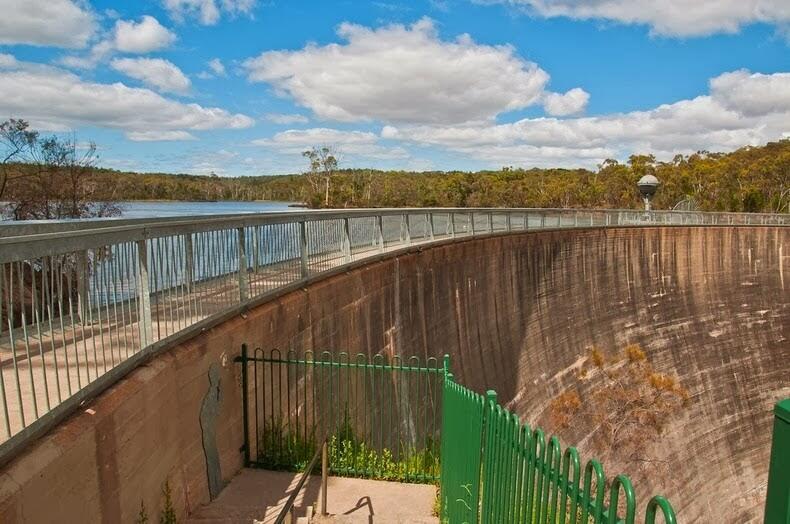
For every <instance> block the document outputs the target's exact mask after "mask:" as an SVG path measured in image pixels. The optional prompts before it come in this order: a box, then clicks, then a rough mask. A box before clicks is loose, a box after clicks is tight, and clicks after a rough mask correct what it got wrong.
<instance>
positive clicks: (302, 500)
mask: <svg viewBox="0 0 790 524" xmlns="http://www.w3.org/2000/svg"><path fill="white" fill-rule="evenodd" d="M298 480H299V474H296V473H285V472H279V471H267V470H260V469H244V470H242V471H241V472H240V473H239V474H238V475H236V477H234V478H233V480H232V481H231V482H230V484H228V485H227V486H226V487H225V489H224V490H223V491H222V493H220V496H219V497H217V499H216V500H214V501H213V502H212V503H211V504H208V505H206V506H203V507H201V508H199V509H198V510H197V511H195V512H193V514H192V515H190V516H189V518H188V519H187V523H189V524H220V523H223V524H253V523H254V522H259V523H265V524H271V523H273V522H274V520H275V519H276V518H277V515H278V514H279V512H280V510H281V509H282V507H283V504H284V503H285V501H286V500H287V499H288V496H289V495H290V494H291V491H292V490H293V488H294V487H295V486H296V483H297V482H298ZM320 491H321V482H320V477H318V476H313V477H311V478H310V479H309V480H308V481H307V483H306V485H305V487H304V488H303V489H302V492H301V493H300V495H299V496H298V497H297V499H296V507H297V508H299V510H298V511H297V512H296V515H297V516H302V515H304V514H305V511H304V510H305V508H306V507H307V506H310V505H313V504H315V507H316V510H318V500H319V497H320ZM327 494H328V502H327V506H328V507H327V509H328V511H329V514H330V516H329V517H315V518H314V520H313V522H324V523H328V522H336V523H344V524H345V523H348V524H352V523H353V524H356V523H369V522H374V523H387V524H395V523H415V524H434V523H435V524H438V522H439V519H438V518H436V517H433V516H432V512H433V506H434V500H435V497H436V487H435V486H432V485H425V484H403V483H398V482H383V481H378V480H363V479H351V478H340V477H329V483H328V488H327Z"/></svg>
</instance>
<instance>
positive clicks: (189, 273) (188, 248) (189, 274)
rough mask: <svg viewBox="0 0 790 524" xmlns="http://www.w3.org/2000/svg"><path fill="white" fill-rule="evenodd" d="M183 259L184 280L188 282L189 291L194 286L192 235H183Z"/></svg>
mask: <svg viewBox="0 0 790 524" xmlns="http://www.w3.org/2000/svg"><path fill="white" fill-rule="evenodd" d="M184 259H185V266H186V267H185V268H184V271H185V273H186V274H185V275H184V279H185V280H186V281H187V282H188V285H189V289H192V286H194V284H195V252H194V249H193V246H192V233H187V234H185V235H184Z"/></svg>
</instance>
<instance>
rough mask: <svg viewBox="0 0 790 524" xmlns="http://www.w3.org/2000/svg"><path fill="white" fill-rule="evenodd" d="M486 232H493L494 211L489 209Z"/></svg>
mask: <svg viewBox="0 0 790 524" xmlns="http://www.w3.org/2000/svg"><path fill="white" fill-rule="evenodd" d="M488 232H489V233H493V232H494V213H492V212H491V211H489V212H488Z"/></svg>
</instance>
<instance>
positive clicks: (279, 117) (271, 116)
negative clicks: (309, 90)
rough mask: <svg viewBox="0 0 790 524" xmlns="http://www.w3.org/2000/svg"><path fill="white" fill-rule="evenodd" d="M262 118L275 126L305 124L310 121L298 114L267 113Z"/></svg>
mask: <svg viewBox="0 0 790 524" xmlns="http://www.w3.org/2000/svg"><path fill="white" fill-rule="evenodd" d="M264 118H265V119H266V120H268V121H269V122H274V123H275V124H285V125H288V124H306V123H307V122H309V121H310V119H308V118H307V117H306V116H304V115H299V114H285V113H267V114H266V115H264Z"/></svg>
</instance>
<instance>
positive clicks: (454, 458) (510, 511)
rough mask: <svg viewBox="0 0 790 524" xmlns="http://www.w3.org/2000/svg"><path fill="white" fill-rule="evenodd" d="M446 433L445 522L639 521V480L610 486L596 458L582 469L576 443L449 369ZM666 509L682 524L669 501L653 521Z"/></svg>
mask: <svg viewBox="0 0 790 524" xmlns="http://www.w3.org/2000/svg"><path fill="white" fill-rule="evenodd" d="M445 377H446V378H445V385H444V395H445V401H444V402H445V404H444V414H443V424H444V427H443V430H442V463H441V468H442V469H441V504H442V520H443V521H444V522H449V523H452V524H455V523H456V522H457V523H469V524H472V523H477V522H483V523H499V522H508V523H526V524H535V523H540V524H544V523H552V524H554V523H563V524H565V523H585V524H587V523H607V524H616V523H625V524H631V523H633V522H635V515H636V497H635V495H634V490H633V487H632V486H631V481H630V480H629V479H628V477H626V476H624V475H618V476H617V477H615V478H614V479H612V480H611V482H610V483H609V490H608V491H609V496H608V499H607V497H606V487H607V479H606V477H605V475H604V470H603V466H602V465H601V464H600V463H599V462H598V461H596V460H590V461H589V462H587V464H586V466H585V467H584V470H582V469H581V462H580V458H579V453H578V452H577V451H576V449H575V448H572V447H571V448H567V449H566V450H565V451H564V452H563V450H562V448H561V446H560V443H559V440H557V438H556V437H551V438H550V439H549V440H548V442H547V441H546V437H545V435H544V433H543V431H542V430H540V429H535V430H532V429H530V427H529V426H528V425H526V424H521V423H520V422H519V419H518V417H517V416H516V415H514V414H512V413H510V412H509V411H507V410H506V409H504V408H502V406H500V405H499V404H498V403H497V401H496V393H495V392H493V391H489V392H488V393H487V394H486V398H485V399H483V397H482V396H481V395H479V394H477V393H474V392H472V391H470V390H468V389H466V388H465V387H463V386H461V385H459V384H457V383H455V381H454V380H453V377H452V375H451V374H449V373H446V375H445ZM658 513H661V514H663V518H664V522H665V523H667V524H674V523H675V514H674V511H673V509H672V507H671V505H670V504H669V502H667V500H666V499H664V498H663V497H660V496H656V497H653V498H652V499H651V500H650V502H649V503H648V505H647V508H646V511H645V519H644V521H645V523H646V524H653V523H654V522H655V520H656V515H657V514H658Z"/></svg>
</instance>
